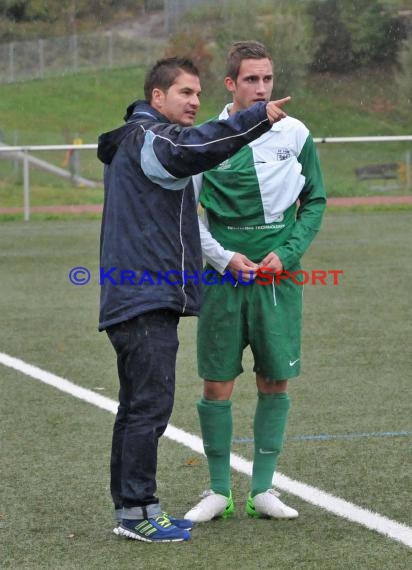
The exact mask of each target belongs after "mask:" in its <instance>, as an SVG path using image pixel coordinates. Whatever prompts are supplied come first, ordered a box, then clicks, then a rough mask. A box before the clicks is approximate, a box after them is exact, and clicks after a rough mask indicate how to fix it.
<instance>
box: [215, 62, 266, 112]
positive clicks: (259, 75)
mask: <svg viewBox="0 0 412 570" xmlns="http://www.w3.org/2000/svg"><path fill="white" fill-rule="evenodd" d="M225 85H226V88H227V89H228V90H229V91H230V92H231V93H232V97H233V106H232V109H231V112H233V113H235V112H236V111H240V110H241V109H247V108H248V107H250V106H251V105H253V104H254V103H256V102H257V101H269V100H270V96H271V94H272V89H273V68H272V62H271V61H270V59H267V58H264V59H244V60H242V62H241V64H240V69H239V75H238V76H237V79H236V81H234V80H233V79H231V78H230V77H226V78H225Z"/></svg>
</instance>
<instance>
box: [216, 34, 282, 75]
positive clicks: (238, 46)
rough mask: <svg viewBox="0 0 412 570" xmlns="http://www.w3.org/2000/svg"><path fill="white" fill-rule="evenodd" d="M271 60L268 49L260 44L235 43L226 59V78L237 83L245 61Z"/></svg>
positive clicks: (248, 42)
mask: <svg viewBox="0 0 412 570" xmlns="http://www.w3.org/2000/svg"><path fill="white" fill-rule="evenodd" d="M266 58H267V59H269V60H270V61H273V60H272V56H271V55H270V53H269V52H268V50H267V49H266V47H265V46H264V45H263V44H261V43H260V42H254V41H246V42H235V43H233V44H232V45H231V46H230V50H229V53H228V55H227V59H226V76H227V77H230V78H231V79H233V80H234V81H236V79H237V76H238V75H239V70H240V65H241V63H242V61H243V60H244V59H266Z"/></svg>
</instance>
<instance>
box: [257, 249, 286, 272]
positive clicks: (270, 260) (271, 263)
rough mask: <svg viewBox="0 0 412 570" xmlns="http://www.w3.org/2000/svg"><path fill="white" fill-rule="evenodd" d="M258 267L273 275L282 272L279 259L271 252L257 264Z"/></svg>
mask: <svg viewBox="0 0 412 570" xmlns="http://www.w3.org/2000/svg"><path fill="white" fill-rule="evenodd" d="M259 267H265V268H267V269H268V270H271V271H272V272H273V273H277V272H278V271H283V264H282V262H281V261H280V258H279V257H278V256H277V255H276V253H274V252H273V251H271V252H270V253H268V254H267V256H266V257H265V258H263V259H262V261H261V262H260V263H259Z"/></svg>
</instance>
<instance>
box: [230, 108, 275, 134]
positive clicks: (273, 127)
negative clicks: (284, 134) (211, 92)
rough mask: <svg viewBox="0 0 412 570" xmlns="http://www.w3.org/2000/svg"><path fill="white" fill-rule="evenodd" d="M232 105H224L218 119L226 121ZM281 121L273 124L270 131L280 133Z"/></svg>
mask: <svg viewBox="0 0 412 570" xmlns="http://www.w3.org/2000/svg"><path fill="white" fill-rule="evenodd" d="M232 105H233V103H228V104H227V105H225V107H224V108H223V111H222V112H221V113H220V115H219V119H228V118H229V116H230V113H229V111H230V109H231V108H232ZM281 123H282V121H278V122H277V123H273V125H272V128H271V129H270V130H271V131H281V130H282V125H281Z"/></svg>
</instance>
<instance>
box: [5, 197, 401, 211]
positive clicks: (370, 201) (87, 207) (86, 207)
mask: <svg viewBox="0 0 412 570" xmlns="http://www.w3.org/2000/svg"><path fill="white" fill-rule="evenodd" d="M384 204H411V205H412V195H408V196H368V197H366V196H364V197H353V198H328V205H329V206H364V205H384ZM101 211H102V205H101V204H80V205H73V206H32V207H31V208H30V213H32V214H35V213H41V214H47V213H53V214H90V213H97V214H99V213H101ZM20 213H21V214H22V213H23V208H0V214H20Z"/></svg>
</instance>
